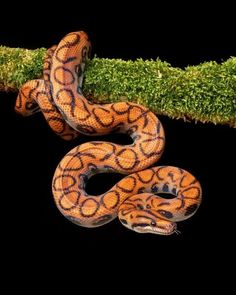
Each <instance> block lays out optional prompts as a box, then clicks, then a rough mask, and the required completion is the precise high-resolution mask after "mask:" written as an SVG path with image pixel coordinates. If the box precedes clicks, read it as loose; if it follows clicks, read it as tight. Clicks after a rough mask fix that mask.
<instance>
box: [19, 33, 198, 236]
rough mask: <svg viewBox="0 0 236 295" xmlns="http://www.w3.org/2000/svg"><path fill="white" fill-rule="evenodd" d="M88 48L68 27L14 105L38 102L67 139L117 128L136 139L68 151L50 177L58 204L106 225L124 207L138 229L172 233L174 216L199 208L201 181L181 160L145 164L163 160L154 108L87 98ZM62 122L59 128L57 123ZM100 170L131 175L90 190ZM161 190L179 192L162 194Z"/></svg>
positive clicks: (82, 219)
mask: <svg viewBox="0 0 236 295" xmlns="http://www.w3.org/2000/svg"><path fill="white" fill-rule="evenodd" d="M90 52H91V44H90V41H89V38H88V36H87V34H86V33H85V32H82V31H79V32H73V33H70V34H68V35H66V36H65V37H64V38H63V39H62V40H61V42H60V43H59V45H58V46H57V47H54V48H53V49H51V50H50V51H49V52H48V54H47V56H46V59H45V66H44V76H43V79H41V80H33V81H29V82H27V83H28V84H27V83H26V85H24V86H23V87H22V89H21V91H20V94H19V96H18V100H17V101H18V104H17V105H18V108H17V109H18V111H19V110H20V111H21V110H22V108H23V109H24V110H25V105H26V104H27V102H28V104H29V103H31V109H32V110H38V107H40V109H41V111H42V113H43V114H44V116H45V118H46V120H47V121H48V122H49V124H50V126H51V127H52V129H55V131H56V133H57V134H59V135H61V136H62V137H63V138H65V139H72V138H74V137H76V136H77V135H78V134H79V133H82V134H86V135H91V136H93V135H103V134H108V133H111V132H119V133H125V134H128V135H129V136H130V137H131V138H132V140H133V143H132V144H130V145H126V146H122V145H119V144H114V143H110V142H103V141H92V142H87V143H85V144H81V145H79V146H77V147H75V148H74V149H72V150H71V151H70V152H69V153H67V155H66V156H65V157H64V158H63V159H62V160H61V162H60V163H59V165H58V167H57V168H56V171H55V174H54V177H53V183H52V191H53V195H54V199H55V202H56V205H57V207H58V209H59V210H60V211H61V212H62V214H63V215H64V216H65V217H67V218H68V219H69V220H71V221H72V222H74V223H76V224H78V225H81V226H85V227H97V226H101V225H103V224H105V223H107V222H110V221H111V220H112V219H114V218H115V217H116V216H117V215H119V219H120V221H121V222H122V224H123V225H125V226H126V227H128V228H130V229H132V230H134V231H137V232H142V233H143V232H151V233H158V234H171V233H173V232H174V231H176V223H175V222H176V221H180V220H184V219H186V218H189V217H190V216H192V215H193V214H194V213H195V212H196V210H197V209H198V207H199V205H200V202H201V186H200V183H199V182H198V181H197V180H196V178H195V177H194V176H193V175H191V174H190V173H189V172H187V171H185V170H183V169H180V168H177V167H172V166H160V167H154V168H149V169H146V168H148V167H150V166H151V165H153V164H154V163H155V162H157V161H158V160H159V158H160V157H161V155H162V153H163V150H164V145H165V135H164V130H163V127H162V124H161V122H160V121H159V119H158V118H157V117H156V116H155V115H154V114H153V113H152V112H151V111H150V110H149V109H147V108H146V107H144V106H141V105H138V104H135V103H131V102H118V103H111V104H103V105H100V104H94V103H92V102H91V101H89V100H87V99H86V98H85V96H84V95H83V93H82V89H81V88H82V81H83V73H84V68H85V64H86V61H87V59H88V58H89V56H90ZM27 87H28V88H27ZM26 90H27V91H26ZM19 106H20V107H19ZM22 106H24V107H22ZM52 118H53V119H52ZM55 118H56V119H55ZM58 122H60V128H59V129H60V131H58V127H54V126H55V123H57V124H58ZM68 134H69V135H68ZM101 172H117V173H122V174H128V176H126V177H124V178H123V179H122V180H121V181H119V182H118V183H117V184H116V185H115V186H114V187H112V188H111V189H110V190H109V191H107V192H106V193H104V194H102V195H99V196H93V195H89V194H87V193H86V184H87V182H88V179H89V178H90V177H91V176H92V175H94V174H96V173H101ZM158 193H171V194H173V195H175V197H174V198H172V199H164V198H161V197H158V196H157V195H156V194H158Z"/></svg>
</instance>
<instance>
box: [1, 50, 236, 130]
mask: <svg viewBox="0 0 236 295" xmlns="http://www.w3.org/2000/svg"><path fill="white" fill-rule="evenodd" d="M45 53H46V49H45V48H39V49H36V50H27V49H20V48H8V47H4V46H0V91H18V89H19V88H20V87H21V85H22V84H24V83H25V82H26V81H28V80H31V79H35V78H39V77H41V76H42V67H43V58H44V55H45ZM83 92H84V94H85V95H86V96H87V97H89V98H90V99H92V100H93V101H95V102H99V103H106V102H115V101H121V100H125V101H133V102H137V103H139V104H142V105H145V106H147V107H148V108H150V109H151V110H152V111H153V112H155V113H156V114H163V115H167V116H169V117H171V118H183V119H185V120H195V121H201V122H213V123H215V124H217V123H220V124H228V125H230V126H232V127H236V57H231V58H229V59H228V60H227V61H225V62H222V63H217V62H214V61H212V62H204V63H202V64H200V65H197V66H188V67H186V68H185V69H180V68H175V67H171V65H170V64H168V63H167V62H163V61H160V60H159V59H157V60H145V61H144V60H142V59H138V60H135V61H124V60H120V59H105V58H97V57H95V58H93V59H92V60H91V61H89V62H88V64H87V66H86V70H85V78H84V86H83Z"/></svg>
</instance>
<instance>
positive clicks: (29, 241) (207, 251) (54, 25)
mask: <svg viewBox="0 0 236 295" xmlns="http://www.w3.org/2000/svg"><path fill="white" fill-rule="evenodd" d="M14 6H15V9H14V12H12V14H11V13H10V14H8V15H7V16H6V18H5V19H1V24H0V30H1V32H0V44H1V45H6V46H11V47H24V48H29V49H33V48H38V47H50V46H51V45H52V44H54V43H57V42H58V41H59V40H60V39H61V38H62V37H63V36H64V35H65V34H66V33H68V32H71V31H76V30H85V31H86V32H87V33H88V34H89V36H90V38H91V40H92V44H93V53H96V54H97V56H98V57H108V58H122V59H126V60H127V59H136V58H139V57H142V58H143V59H151V58H153V59H155V58H156V57H157V56H159V57H160V59H161V60H165V61H168V62H169V63H171V64H172V65H173V66H178V67H182V68H183V67H185V66H187V65H194V64H199V63H201V62H203V61H210V60H216V61H218V62H221V61H222V60H226V59H227V58H229V57H230V56H235V50H236V44H235V36H233V27H234V24H233V18H231V16H230V10H231V9H230V7H226V8H223V7H217V5H215V7H214V9H215V10H214V9H212V8H211V9H207V8H206V7H203V6H196V5H194V4H193V3H192V4H191V7H190V6H189V7H188V6H186V5H184V6H183V7H180V6H178V7H174V6H173V5H167V6H166V7H162V6H161V5H160V3H157V6H156V4H154V3H153V4H152V3H145V5H144V3H143V4H138V3H136V4H135V5H133V6H132V8H128V7H127V3H122V2H119V3H117V2H116V3H113V2H109V3H107V4H106V5H104V6H101V4H100V3H99V5H98V4H97V5H96V6H95V4H92V3H88V4H87V5H82V4H81V3H80V4H79V3H78V4H77V5H76V4H73V3H69V2H68V5H67V4H64V6H60V5H59V4H58V6H57V7H56V8H55V7H53V6H48V3H45V4H44V3H43V4H42V3H41V5H40V6H39V5H38V4H37V3H35V4H32V5H31V6H30V7H28V6H27V5H25V6H24V5H23V4H22V3H20V4H19V7H18V6H17V4H15V5H14ZM177 8H178V9H177ZM6 9H10V7H7V8H6ZM27 9H29V11H28V10H27ZM234 35H235V34H234ZM0 95H1V98H0V104H1V105H0V121H1V126H2V129H1V130H2V132H1V133H2V134H1V139H2V140H1V148H2V149H3V152H2V153H1V158H2V161H1V166H2V168H1V169H3V170H2V171H4V172H3V178H2V186H1V187H2V192H1V198H2V202H1V204H2V205H1V207H2V210H3V212H2V213H3V215H4V213H5V214H6V217H5V219H4V228H6V229H7V235H8V236H7V238H6V239H5V244H6V245H7V247H9V248H11V253H12V254H15V257H18V258H19V257H22V258H23V261H24V262H25V261H26V260H27V259H28V260H31V258H32V259H35V257H40V259H41V257H44V259H43V260H42V261H46V259H45V257H50V258H49V261H50V260H51V259H52V257H55V258H56V259H58V260H59V262H60V263H61V262H65V261H67V259H68V261H69V264H68V267H69V268H70V267H71V266H72V265H73V264H77V263H78V264H79V263H81V259H85V261H90V260H92V259H91V257H92V258H94V257H97V259H100V265H101V264H102V263H103V259H105V258H107V260H108V261H109V263H110V268H108V272H109V269H112V267H114V266H113V261H114V260H115V261H116V262H115V263H118V261H121V262H122V261H123V259H128V260H129V259H133V260H134V261H135V260H137V261H138V262H140V261H147V262H149V263H150V264H155V263H157V264H158V265H159V268H160V265H161V268H163V267H165V269H166V270H167V271H168V270H170V271H176V269H177V266H176V265H183V266H184V267H186V268H188V267H189V266H190V265H194V266H196V267H197V266H200V267H204V269H205V270H206V269H208V267H212V266H213V268H214V267H215V268H216V270H217V267H218V264H219V263H220V262H222V263H229V262H230V261H231V253H232V252H231V249H232V247H233V241H232V239H233V235H232V232H234V231H235V229H234V226H233V223H234V215H235V213H234V211H235V207H234V206H233V201H234V198H235V189H234V181H233V180H234V179H235V143H234V141H233V137H235V130H234V129H232V128H229V127H228V126H220V125H217V126H215V125H213V124H201V123H197V124H195V123H185V122H183V121H181V120H171V119H169V118H167V117H164V116H160V117H159V118H160V120H161V122H162V123H163V126H164V129H165V133H166V149H165V152H164V155H163V156H162V158H161V160H160V161H159V162H158V163H157V165H173V166H179V167H182V168H184V169H186V170H188V171H190V172H192V173H193V174H194V175H195V176H196V177H197V178H198V179H199V180H200V182H201V184H202V188H203V202H202V205H201V207H200V209H199V211H198V212H197V213H196V215H194V216H193V217H192V218H190V219H189V220H186V221H184V222H181V223H179V224H178V228H179V230H180V231H181V235H172V236H167V237H165V236H164V237H163V236H157V235H141V234H137V233H134V232H132V231H129V230H127V229H125V228H124V227H123V226H122V225H121V224H120V223H119V221H118V220H115V221H113V222H111V223H110V224H108V225H105V226H103V227H100V228H96V229H86V228H81V227H78V226H76V225H74V224H72V223H70V222H69V221H67V220H66V219H65V218H64V217H63V216H62V215H61V214H60V213H59V211H58V210H57V208H56V206H55V205H54V201H53V197H52V194H51V179H52V176H53V173H54V170H55V167H56V166H57V164H58V162H59V161H60V159H61V158H62V157H63V156H64V155H65V154H66V153H67V152H68V151H69V150H70V149H71V148H73V147H74V146H76V145H78V144H80V143H82V142H86V141H88V140H92V139H90V138H88V137H82V138H80V139H76V140H74V141H73V142H69V143H68V142H64V141H62V140H61V139H60V138H58V137H57V136H56V135H54V134H53V133H52V131H51V130H50V129H49V127H48V126H47V123H46V122H45V120H44V118H43V116H42V115H41V114H38V115H35V116H34V117H29V118H23V117H20V116H18V115H17V114H15V112H14V103H15V99H16V94H10V93H9V94H6V93H1V94H0ZM103 139H104V140H105V139H106V140H113V141H114V142H125V141H124V140H123V139H122V138H121V137H119V136H118V137H117V136H107V137H103ZM231 169H232V170H231ZM117 179H118V178H117V177H115V176H108V175H105V176H100V177H98V178H97V179H94V180H93V181H92V182H91V184H90V187H91V189H92V190H94V192H96V191H98V190H99V191H100V192H102V191H104V190H105V189H108V188H110V187H111V186H112V185H113V184H114V183H115V182H116V181H117ZM9 241H11V242H9ZM8 242H9V243H8ZM81 253H82V255H81ZM203 256H205V257H206V260H205V259H202V257H203ZM40 259H39V260H40ZM129 261H130V260H129ZM93 263H95V261H93ZM46 265H47V264H46ZM85 265H86V263H85V264H83V267H84V266H85ZM132 265H133V264H132V263H131V266H129V267H130V268H132ZM96 271H98V269H96ZM126 271H128V270H127V269H126ZM143 272H146V270H145V268H144V269H143Z"/></svg>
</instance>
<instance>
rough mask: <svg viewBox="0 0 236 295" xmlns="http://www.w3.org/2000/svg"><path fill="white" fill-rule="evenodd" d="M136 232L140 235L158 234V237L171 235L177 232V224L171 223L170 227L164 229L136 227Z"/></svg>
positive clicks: (148, 226) (160, 227)
mask: <svg viewBox="0 0 236 295" xmlns="http://www.w3.org/2000/svg"><path fill="white" fill-rule="evenodd" d="M133 230H134V231H136V232H138V233H144V234H145V233H151V234H157V235H165V236H167V235H171V234H173V233H174V232H176V230H177V225H176V223H173V222H170V223H169V224H168V226H165V227H162V226H158V225H157V226H151V225H147V226H136V227H135V228H133Z"/></svg>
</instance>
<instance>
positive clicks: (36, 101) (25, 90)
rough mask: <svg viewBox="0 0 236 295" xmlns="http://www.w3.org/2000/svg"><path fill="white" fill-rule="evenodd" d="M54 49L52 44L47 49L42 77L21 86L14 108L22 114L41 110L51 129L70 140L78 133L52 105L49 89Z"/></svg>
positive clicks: (30, 113) (26, 114)
mask: <svg viewBox="0 0 236 295" xmlns="http://www.w3.org/2000/svg"><path fill="white" fill-rule="evenodd" d="M55 49H56V46H55V45H54V46H52V47H51V48H50V49H48V50H47V53H46V57H45V60H44V65H43V78H42V79H37V80H31V81H28V82H26V83H25V84H24V85H23V86H22V87H21V89H20V91H19V94H18V97H17V99H16V105H15V110H16V112H18V113H20V114H21V115H23V116H29V115H32V114H34V113H36V112H39V111H42V113H43V115H44V117H45V119H46V120H47V122H48V124H49V126H50V127H51V128H52V130H53V131H54V132H55V133H56V134H57V135H59V136H60V137H62V138H63V139H65V140H71V139H74V138H75V137H77V136H78V134H79V133H78V132H77V131H76V130H74V129H72V128H71V127H70V126H69V125H68V124H67V123H66V122H65V120H64V119H63V116H62V115H61V113H60V112H59V110H58V108H57V107H56V106H55V105H54V102H53V99H52V96H51V91H50V71H51V58H52V55H53V53H54V51H55Z"/></svg>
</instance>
